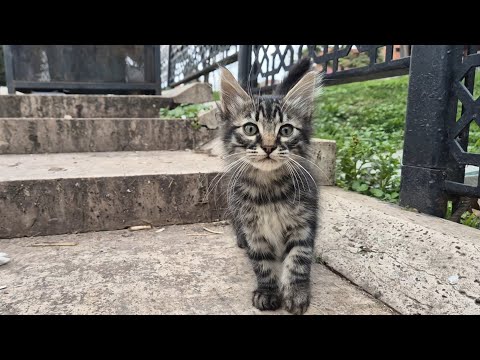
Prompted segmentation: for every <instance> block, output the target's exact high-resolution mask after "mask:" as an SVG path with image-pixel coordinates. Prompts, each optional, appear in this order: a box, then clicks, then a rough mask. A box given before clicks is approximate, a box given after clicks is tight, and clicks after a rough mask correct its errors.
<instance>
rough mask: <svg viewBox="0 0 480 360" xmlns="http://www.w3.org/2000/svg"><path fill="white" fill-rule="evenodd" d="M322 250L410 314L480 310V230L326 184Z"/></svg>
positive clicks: (319, 251) (328, 261)
mask: <svg viewBox="0 0 480 360" xmlns="http://www.w3.org/2000/svg"><path fill="white" fill-rule="evenodd" d="M320 222H321V227H322V229H321V231H320V234H319V236H318V240H317V244H316V245H317V254H318V257H319V258H320V259H321V260H322V261H323V262H324V263H326V264H327V265H328V266H330V267H332V268H333V269H335V270H336V271H338V272H340V273H341V274H342V275H344V276H345V277H346V278H348V279H350V280H351V281H352V282H354V283H355V284H357V285H359V286H360V287H361V288H362V289H365V290H366V291H368V292H369V293H370V294H373V295H375V296H377V297H378V298H379V299H380V300H382V301H383V302H385V303H387V304H389V305H390V306H391V307H393V308H394V309H396V310H398V311H399V312H401V313H403V314H480V231H479V230H476V229H473V228H470V227H467V226H464V225H460V224H456V223H453V222H450V221H447V220H444V219H440V218H435V217H432V216H428V215H425V214H419V213H415V212H411V211H407V210H405V209H402V208H400V207H398V206H395V205H390V204H388V203H384V202H381V201H378V200H376V199H373V198H370V197H367V196H363V195H359V194H356V193H353V192H347V191H344V190H341V189H338V188H335V187H323V188H322V189H321V221H320Z"/></svg>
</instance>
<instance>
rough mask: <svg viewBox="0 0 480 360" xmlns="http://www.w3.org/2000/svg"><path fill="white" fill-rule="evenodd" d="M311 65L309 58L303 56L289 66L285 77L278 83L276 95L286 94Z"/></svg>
mask: <svg viewBox="0 0 480 360" xmlns="http://www.w3.org/2000/svg"><path fill="white" fill-rule="evenodd" d="M311 67H312V60H311V59H310V58H307V57H306V58H303V59H301V60H300V61H298V62H297V63H296V64H295V65H293V66H292V67H291V68H290V71H289V72H288V75H287V77H286V78H285V79H284V80H283V81H282V83H281V84H280V85H278V87H277V89H276V90H275V94H276V95H286V94H287V93H288V92H289V91H290V89H292V88H293V87H294V86H295V84H296V83H297V82H298V81H299V80H300V79H301V78H302V77H303V75H305V74H306V73H307V72H308V71H309V70H310V68H311Z"/></svg>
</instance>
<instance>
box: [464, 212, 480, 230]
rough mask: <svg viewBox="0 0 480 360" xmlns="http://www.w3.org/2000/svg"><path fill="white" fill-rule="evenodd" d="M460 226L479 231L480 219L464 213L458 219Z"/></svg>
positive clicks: (469, 213)
mask: <svg viewBox="0 0 480 360" xmlns="http://www.w3.org/2000/svg"><path fill="white" fill-rule="evenodd" d="M460 224H463V225H467V226H470V227H473V228H475V229H480V218H479V217H478V216H476V215H475V214H473V213H471V212H470V211H465V212H464V213H463V214H462V217H461V218H460Z"/></svg>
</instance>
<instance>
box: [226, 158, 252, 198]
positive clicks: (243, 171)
mask: <svg viewBox="0 0 480 360" xmlns="http://www.w3.org/2000/svg"><path fill="white" fill-rule="evenodd" d="M249 165H250V164H249V163H248V162H246V161H245V163H244V164H243V167H242V168H241V169H240V171H239V173H238V175H237V176H236V177H235V178H234V181H233V184H232V186H231V191H230V196H231V197H233V196H234V191H235V185H236V184H237V181H238V179H239V178H240V177H241V176H242V175H243V174H244V173H245V171H246V169H247V168H248V166H249ZM228 196H229V195H228V194H227V199H228Z"/></svg>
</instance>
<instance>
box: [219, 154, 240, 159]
mask: <svg viewBox="0 0 480 360" xmlns="http://www.w3.org/2000/svg"><path fill="white" fill-rule="evenodd" d="M235 155H242V153H235V154H230V155H226V156H225V155H222V156H221V157H220V159H222V160H225V159H227V158H229V157H231V156H235Z"/></svg>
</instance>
